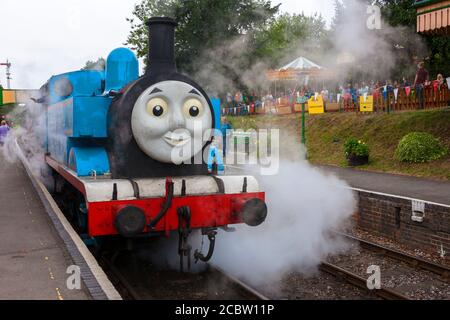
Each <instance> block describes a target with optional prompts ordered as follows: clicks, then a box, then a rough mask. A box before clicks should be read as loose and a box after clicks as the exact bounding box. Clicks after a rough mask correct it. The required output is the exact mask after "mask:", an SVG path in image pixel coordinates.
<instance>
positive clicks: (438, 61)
mask: <svg viewBox="0 0 450 320" xmlns="http://www.w3.org/2000/svg"><path fill="white" fill-rule="evenodd" d="M414 2H415V1H414V0H377V1H376V3H377V4H378V5H379V6H380V7H381V11H382V16H383V18H384V19H385V20H386V21H387V22H388V23H389V24H390V25H392V26H403V27H405V28H406V29H409V30H411V31H412V32H415V31H416V23H417V22H416V8H414V6H413V5H414ZM421 37H422V39H423V40H424V41H425V43H426V45H427V46H428V49H429V52H428V56H421V57H418V58H419V59H424V58H425V60H426V65H427V68H428V69H429V71H430V72H431V74H432V75H433V76H435V75H437V74H438V73H447V74H449V73H450V41H448V36H439V35H422V36H421ZM407 46H408V45H406V46H405V45H404V47H407Z"/></svg>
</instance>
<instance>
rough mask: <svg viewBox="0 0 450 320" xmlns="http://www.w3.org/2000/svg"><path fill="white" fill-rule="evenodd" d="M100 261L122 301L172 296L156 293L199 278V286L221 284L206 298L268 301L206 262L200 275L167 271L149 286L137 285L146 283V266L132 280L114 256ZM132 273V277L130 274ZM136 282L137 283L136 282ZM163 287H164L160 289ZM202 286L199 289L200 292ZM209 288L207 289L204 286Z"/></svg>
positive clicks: (188, 294) (191, 294)
mask: <svg viewBox="0 0 450 320" xmlns="http://www.w3.org/2000/svg"><path fill="white" fill-rule="evenodd" d="M98 259H99V262H100V264H101V265H102V266H103V267H104V270H105V272H106V273H107V274H108V277H109V278H110V280H111V282H112V283H113V284H114V286H115V287H116V289H117V290H118V291H119V292H120V293H121V295H122V298H123V299H124V300H147V299H156V300H158V299H173V298H174V297H175V296H172V295H167V296H161V295H160V294H158V293H159V292H164V290H165V292H168V290H170V288H173V291H183V290H182V289H181V290H178V289H177V286H178V285H180V284H181V285H182V286H187V287H191V286H192V285H190V284H194V283H195V284H196V285H197V286H198V282H199V281H203V282H205V284H204V286H202V287H207V288H209V287H211V285H210V283H209V282H211V283H217V284H221V285H222V286H223V288H221V289H217V290H214V295H211V294H209V295H208V298H209V299H220V300H235V299H236V300H237V299H239V300H269V298H268V297H266V296H264V295H263V294H261V293H259V292H258V291H256V290H255V289H253V288H252V287H250V286H249V285H247V284H246V283H244V282H242V281H241V280H239V279H237V278H236V277H234V276H232V275H230V274H228V273H227V272H226V271H224V270H222V269H221V268H219V267H217V266H215V265H213V264H208V266H207V268H206V270H205V271H204V273H202V275H205V276H204V277H201V276H199V275H193V274H188V273H185V274H182V273H179V272H171V273H168V274H165V275H164V276H163V278H164V281H162V282H161V284H158V283H155V282H152V281H150V282H152V284H150V285H148V286H147V285H141V283H147V281H146V280H145V279H144V278H145V276H146V275H148V273H146V272H148V270H146V268H145V267H144V268H142V270H140V271H139V272H142V274H141V275H140V276H142V280H138V281H137V280H136V278H134V279H131V278H132V277H131V275H129V274H128V273H129V272H128V271H127V270H124V269H123V268H121V267H120V266H117V265H116V264H115V263H114V260H115V259H111V258H108V257H106V256H100V257H98ZM133 276H136V274H134V275H133ZM137 282H138V284H136V283H137ZM163 286H164V288H163ZM202 290H204V289H200V290H199V291H202ZM208 290H209V289H208ZM201 297H202V296H195V290H189V292H185V295H184V296H181V297H180V296H176V298H177V299H186V300H191V299H198V298H201Z"/></svg>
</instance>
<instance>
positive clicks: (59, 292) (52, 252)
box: [0, 150, 91, 300]
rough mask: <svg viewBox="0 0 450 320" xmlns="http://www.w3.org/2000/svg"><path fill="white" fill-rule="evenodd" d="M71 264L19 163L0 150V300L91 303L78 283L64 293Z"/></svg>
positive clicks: (86, 292)
mask: <svg viewBox="0 0 450 320" xmlns="http://www.w3.org/2000/svg"><path fill="white" fill-rule="evenodd" d="M73 264H74V263H73V262H72V259H71V257H70V255H69V254H68V251H67V249H66V247H65V246H64V243H63V242H62V239H61V238H60V237H59V235H58V233H57V232H56V230H55V228H54V225H53V224H52V221H51V220H50V218H49V216H48V214H47V212H46V211H45V208H44V206H43V204H42V202H41V200H40V198H39V196H38V194H37V193H36V191H35V189H34V187H33V185H32V183H31V181H30V179H29V177H28V175H27V172H26V170H25V168H24V167H23V165H22V163H21V162H20V160H17V161H16V162H15V163H9V162H7V161H6V160H5V159H4V157H3V153H2V150H0V299H12V300H16V299H20V300H24V299H26V300H35V299H39V300H75V299H76V300H85V299H91V296H90V294H89V292H88V291H87V290H86V288H85V287H84V285H83V282H81V283H82V286H81V289H73V290H69V289H68V288H67V285H66V281H67V278H68V277H69V275H70V274H67V273H66V271H67V268H68V267H69V266H70V265H73Z"/></svg>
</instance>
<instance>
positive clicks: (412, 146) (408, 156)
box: [395, 132, 448, 163]
mask: <svg viewBox="0 0 450 320" xmlns="http://www.w3.org/2000/svg"><path fill="white" fill-rule="evenodd" d="M447 152H448V149H447V148H446V147H445V146H444V145H443V144H442V143H441V142H440V141H439V140H438V139H437V138H435V137H434V136H432V135H431V134H429V133H424V132H411V133H409V134H407V135H406V136H404V137H403V138H402V139H401V140H400V142H399V144H398V146H397V150H396V151H395V156H396V158H397V159H399V160H400V161H404V162H413V163H423V162H428V161H433V160H437V159H439V158H441V157H443V156H445V155H446V154H447Z"/></svg>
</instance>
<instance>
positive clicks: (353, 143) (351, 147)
mask: <svg viewBox="0 0 450 320" xmlns="http://www.w3.org/2000/svg"><path fill="white" fill-rule="evenodd" d="M344 151H345V155H346V156H347V157H349V156H350V155H355V156H359V157H366V156H369V147H368V146H367V144H366V143H365V142H363V141H361V140H356V139H355V138H349V139H347V141H345V144H344Z"/></svg>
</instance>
